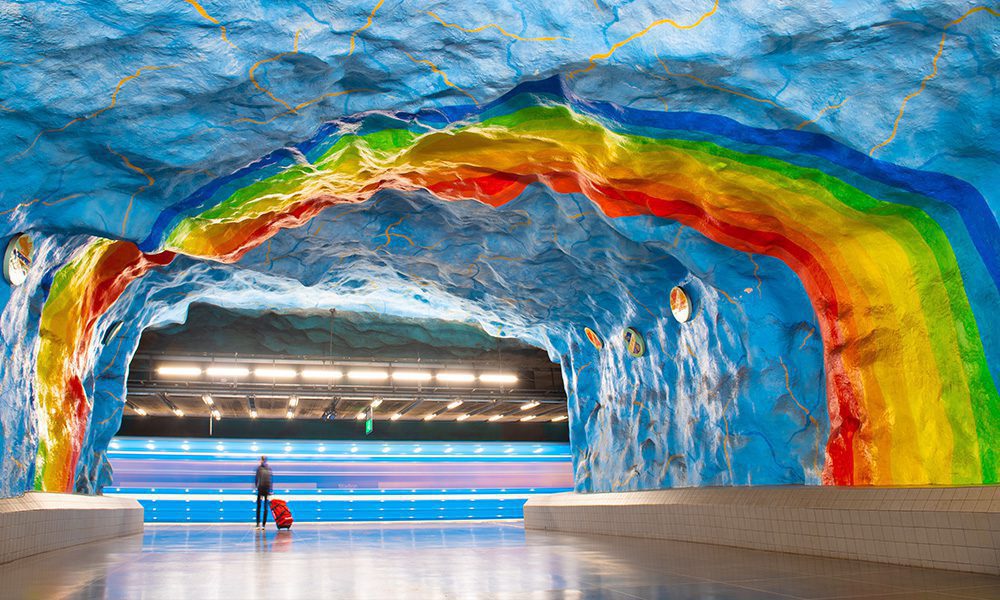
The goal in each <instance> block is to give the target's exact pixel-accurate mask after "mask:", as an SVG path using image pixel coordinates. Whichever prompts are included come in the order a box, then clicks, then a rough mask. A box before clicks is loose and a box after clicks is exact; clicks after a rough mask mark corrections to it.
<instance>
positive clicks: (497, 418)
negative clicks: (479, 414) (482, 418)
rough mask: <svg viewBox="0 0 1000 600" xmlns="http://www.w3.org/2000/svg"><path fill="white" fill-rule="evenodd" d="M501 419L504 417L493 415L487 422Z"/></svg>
mask: <svg viewBox="0 0 1000 600" xmlns="http://www.w3.org/2000/svg"><path fill="white" fill-rule="evenodd" d="M503 417H504V415H493V416H492V417H490V418H489V420H490V422H493V421H499V420H500V419H502V418H503Z"/></svg>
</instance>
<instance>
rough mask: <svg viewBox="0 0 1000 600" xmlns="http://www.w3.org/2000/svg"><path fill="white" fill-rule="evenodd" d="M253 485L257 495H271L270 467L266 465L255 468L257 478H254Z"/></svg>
mask: <svg viewBox="0 0 1000 600" xmlns="http://www.w3.org/2000/svg"><path fill="white" fill-rule="evenodd" d="M254 485H256V486H257V492H258V493H262V494H265V493H266V494H270V493H271V467H269V466H267V465H260V466H259V467H257V476H256V477H255V478H254Z"/></svg>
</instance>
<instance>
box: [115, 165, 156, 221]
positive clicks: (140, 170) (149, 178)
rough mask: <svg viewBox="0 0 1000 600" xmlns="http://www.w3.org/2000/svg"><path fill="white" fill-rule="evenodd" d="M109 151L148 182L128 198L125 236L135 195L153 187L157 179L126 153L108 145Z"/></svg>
mask: <svg viewBox="0 0 1000 600" xmlns="http://www.w3.org/2000/svg"><path fill="white" fill-rule="evenodd" d="M108 152H110V153H111V154H114V155H115V156H117V157H118V158H120V159H121V160H122V162H123V163H125V166H126V167H127V168H129V169H131V170H133V171H135V172H136V173H138V174H140V175H142V176H143V177H145V178H146V182H147V183H146V184H145V185H141V186H139V189H137V190H136V191H134V192H132V195H131V196H130V197H129V199H128V206H127V207H125V216H124V218H122V236H124V235H125V228H126V226H127V225H128V217H129V214H130V213H131V212H132V204H133V203H134V202H135V197H136V196H138V195H139V194H141V193H142V192H144V191H146V190H147V189H149V188H150V187H152V186H153V184H154V183H156V180H155V179H153V176H152V175H150V174H149V173H147V172H146V171H145V170H143V168H142V167H138V166H136V165H134V164H132V161H130V160H129V159H128V157H127V156H125V155H124V154H120V153H118V152H115V151H114V150H113V149H112V148H111V146H108Z"/></svg>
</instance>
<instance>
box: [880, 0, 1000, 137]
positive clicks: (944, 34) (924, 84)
mask: <svg viewBox="0 0 1000 600" xmlns="http://www.w3.org/2000/svg"><path fill="white" fill-rule="evenodd" d="M981 11H986V12H988V13H989V14H991V15H993V16H994V17H1000V12H997V11H996V10H994V9H992V8H990V7H988V6H977V7H975V8H970V9H969V10H967V11H966V12H965V14H963V15H962V16H961V17H959V18H957V19H955V20H954V21H951V22H950V23H948V24H947V25H945V26H944V30H943V31H942V32H941V42H940V43H939V44H938V50H937V54H935V55H934V60H932V61H931V67H932V68H931V72H930V73H928V74H927V75H924V78H923V79H921V80H920V87H918V88H917V90H916V91H915V92H911V93H910V94H907V96H906V97H905V98H903V103H902V104H900V106H899V113H898V114H897V115H896V120H895V121H893V123H892V133H891V134H889V137H887V138H885V139H884V140H882V141H881V142H879V143H878V144H875V145H874V146H872V148H871V150H869V151H868V155H869V156H873V155H874V154H875V151H876V150H878V149H879V148H884V147H885V146H888V145H889V143H891V142H892V140H893V139H895V138H896V133H897V132H898V131H899V122H900V121H901V120H902V119H903V113H905V112H906V105H907V104H908V103H909V102H910V100H913V99H914V98H916V97H917V96H919V95H920V94H922V93H923V92H924V89H925V88H926V87H927V82H928V81H930V80H931V79H934V78H935V77H937V72H938V67H937V64H938V59H940V58H941V54H943V53H944V43H945V40H947V39H948V29H949V28H950V27H953V26H955V25H958V24H959V23H961V22H962V21H964V20H965V19H967V18H968V17H970V16H972V15H974V14H975V13H977V12H981Z"/></svg>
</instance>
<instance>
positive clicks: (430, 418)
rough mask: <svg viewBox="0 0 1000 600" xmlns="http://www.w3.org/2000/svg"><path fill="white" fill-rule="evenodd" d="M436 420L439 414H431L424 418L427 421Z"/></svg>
mask: <svg viewBox="0 0 1000 600" xmlns="http://www.w3.org/2000/svg"><path fill="white" fill-rule="evenodd" d="M436 418H437V414H435V413H431V414H429V415H427V416H426V417H424V420H425V421H433V420H434V419H436Z"/></svg>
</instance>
